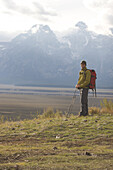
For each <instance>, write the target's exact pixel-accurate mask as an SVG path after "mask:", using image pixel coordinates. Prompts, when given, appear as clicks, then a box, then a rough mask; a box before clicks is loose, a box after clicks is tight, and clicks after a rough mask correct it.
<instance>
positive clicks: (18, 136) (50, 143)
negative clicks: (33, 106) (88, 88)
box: [0, 109, 113, 170]
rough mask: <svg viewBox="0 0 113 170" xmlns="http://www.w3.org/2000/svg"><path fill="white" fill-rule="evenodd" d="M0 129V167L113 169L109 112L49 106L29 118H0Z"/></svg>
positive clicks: (111, 116) (112, 121)
mask: <svg viewBox="0 0 113 170" xmlns="http://www.w3.org/2000/svg"><path fill="white" fill-rule="evenodd" d="M92 113H93V112H92ZM95 113H96V112H95ZM48 115H49V116H48ZM0 132H1V133H0V170H2V169H3V170H5V169H6V170H7V169H8V170H9V169H10V170H13V169H14V170H19V169H20V170H21V169H22V170H24V169H25V170H30V169H33V170H35V169H36V170H70V169H72V170H82V169H83V170H84V169H88V170H101V169H102V170H113V114H110V113H104V114H102V113H101V114H99V113H97V114H92V115H90V116H87V117H77V116H75V115H71V116H69V117H67V116H66V115H63V114H62V113H61V112H56V113H53V111H52V109H49V110H47V111H45V113H44V114H43V116H40V115H37V118H34V119H32V120H23V121H16V122H13V121H10V122H9V121H5V122H4V120H3V119H2V117H1V123H0Z"/></svg>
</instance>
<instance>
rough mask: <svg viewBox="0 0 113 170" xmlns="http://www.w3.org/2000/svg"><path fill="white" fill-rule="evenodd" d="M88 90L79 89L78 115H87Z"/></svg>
mask: <svg viewBox="0 0 113 170" xmlns="http://www.w3.org/2000/svg"><path fill="white" fill-rule="evenodd" d="M88 90H89V89H88V88H83V89H80V104H81V106H80V115H83V116H86V115H88Z"/></svg>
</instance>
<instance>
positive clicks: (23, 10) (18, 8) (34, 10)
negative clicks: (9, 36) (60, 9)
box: [2, 0, 57, 20]
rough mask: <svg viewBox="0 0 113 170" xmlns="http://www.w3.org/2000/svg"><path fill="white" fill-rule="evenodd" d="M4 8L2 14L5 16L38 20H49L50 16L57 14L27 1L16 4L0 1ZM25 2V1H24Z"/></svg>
mask: <svg viewBox="0 0 113 170" xmlns="http://www.w3.org/2000/svg"><path fill="white" fill-rule="evenodd" d="M2 2H3V3H4V5H5V7H6V10H4V13H7V14H15V13H18V14H21V15H27V16H31V17H36V18H38V19H40V20H49V17H51V16H57V13H56V12H55V11H53V10H51V9H46V8H45V7H44V6H43V5H42V4H40V3H38V2H36V0H34V1H32V0H31V1H29V2H30V3H27V0H26V3H22V2H21V4H19V3H17V2H18V1H14V0H3V1H2ZM24 2H25V1H24Z"/></svg>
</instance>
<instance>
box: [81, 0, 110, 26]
mask: <svg viewBox="0 0 113 170" xmlns="http://www.w3.org/2000/svg"><path fill="white" fill-rule="evenodd" d="M84 5H85V6H86V7H87V8H89V9H90V10H93V11H95V12H96V13H97V15H98V17H99V18H100V20H104V21H105V22H106V23H108V24H111V25H113V0H84Z"/></svg>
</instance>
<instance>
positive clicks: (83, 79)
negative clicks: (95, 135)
mask: <svg viewBox="0 0 113 170" xmlns="http://www.w3.org/2000/svg"><path fill="white" fill-rule="evenodd" d="M90 79H91V72H90V70H88V69H87V67H86V61H82V62H81V71H80V72H79V80H78V83H77V85H76V88H78V89H80V102H81V107H80V115H79V116H87V115H88V90H89V87H88V85H89V83H90Z"/></svg>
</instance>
